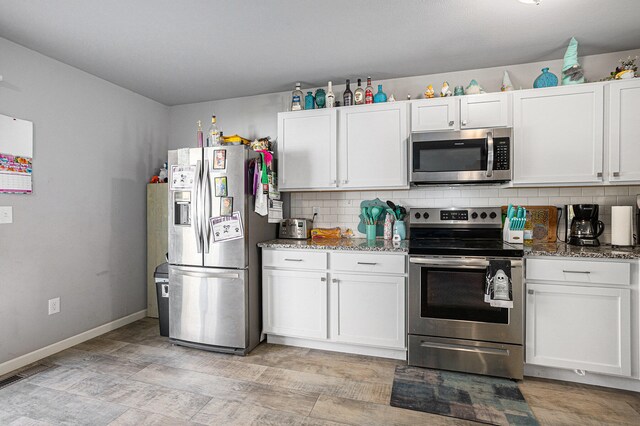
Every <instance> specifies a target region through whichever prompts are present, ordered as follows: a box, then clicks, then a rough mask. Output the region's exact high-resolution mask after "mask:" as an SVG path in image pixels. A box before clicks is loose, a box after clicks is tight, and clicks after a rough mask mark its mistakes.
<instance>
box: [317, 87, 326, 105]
mask: <svg viewBox="0 0 640 426" xmlns="http://www.w3.org/2000/svg"><path fill="white" fill-rule="evenodd" d="M325 104H326V93H324V89H318V90H316V105H317V106H318V108H324V106H325Z"/></svg>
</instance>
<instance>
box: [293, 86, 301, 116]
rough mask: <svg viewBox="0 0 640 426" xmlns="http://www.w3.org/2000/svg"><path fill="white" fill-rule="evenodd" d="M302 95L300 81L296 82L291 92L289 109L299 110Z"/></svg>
mask: <svg viewBox="0 0 640 426" xmlns="http://www.w3.org/2000/svg"><path fill="white" fill-rule="evenodd" d="M302 96H303V95H302V90H300V83H296V90H294V91H293V93H291V111H300V110H301V109H302Z"/></svg>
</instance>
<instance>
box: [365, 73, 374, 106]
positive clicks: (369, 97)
mask: <svg viewBox="0 0 640 426" xmlns="http://www.w3.org/2000/svg"><path fill="white" fill-rule="evenodd" d="M364 103H365V104H372V103H373V87H371V77H370V76H369V77H367V87H366V88H365V89H364Z"/></svg>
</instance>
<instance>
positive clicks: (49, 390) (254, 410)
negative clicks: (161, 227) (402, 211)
mask: <svg viewBox="0 0 640 426" xmlns="http://www.w3.org/2000/svg"><path fill="white" fill-rule="evenodd" d="M44 362H46V363H48V364H50V365H52V368H51V369H49V370H46V371H44V372H42V373H39V374H37V375H34V376H32V377H30V378H28V379H25V380H23V381H21V382H18V383H15V384H13V385H10V386H8V387H6V388H4V389H1V390H0V425H45V424H85V425H188V424H204V425H227V424H238V425H248V424H278V425H280V424H286V425H289V424H295V425H337V424H356V425H417V424H428V425H445V424H446V425H449V424H470V422H467V421H463V420H458V419H453V418H449V417H441V416H437V415H433V414H427V413H420V412H416V411H410V410H403V409H400V408H395V407H391V406H390V405H389V398H390V395H391V385H392V383H393V372H394V369H395V366H396V365H397V364H398V363H400V362H399V361H393V360H387V359H381V358H371V357H365V356H358V355H347V354H340V353H333V352H324V351H318V350H312V349H304V348H295V347H288V346H278V345H268V344H262V345H260V346H259V347H258V348H256V349H255V350H254V351H253V352H252V353H251V354H250V355H249V356H247V357H236V356H231V355H223V354H216V353H211V352H204V351H199V350H195V349H189V348H184V347H179V346H173V345H171V344H169V343H168V341H167V340H166V339H165V338H162V337H160V336H159V334H158V323H157V321H156V320H154V319H151V318H147V319H143V320H140V321H137V322H135V323H133V324H130V325H128V326H126V327H122V328H120V329H118V330H115V331H112V332H110V333H108V334H105V335H103V336H101V337H98V338H96V339H93V340H90V341H88V342H85V343H82V344H80V345H78V346H75V347H73V348H71V349H68V350H66V351H64V352H61V353H59V354H56V355H54V356H52V357H50V358H48V359H46V360H45V361H44ZM520 388H521V390H522V393H523V394H524V396H525V398H526V399H527V401H528V402H529V404H530V406H531V408H532V410H533V412H534V414H535V415H536V416H537V418H538V420H539V421H540V423H541V424H548V425H596V424H597V425H602V424H630V425H631V424H632V425H640V394H637V393H631V392H623V391H614V390H610V389H605V388H597V387H591V386H583V385H573V384H568V383H562V382H554V381H545V380H537V379H529V378H527V379H525V381H523V382H521V384H520Z"/></svg>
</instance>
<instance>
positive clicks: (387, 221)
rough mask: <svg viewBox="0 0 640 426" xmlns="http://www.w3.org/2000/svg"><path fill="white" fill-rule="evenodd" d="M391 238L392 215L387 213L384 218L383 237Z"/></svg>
mask: <svg viewBox="0 0 640 426" xmlns="http://www.w3.org/2000/svg"><path fill="white" fill-rule="evenodd" d="M391 238H393V215H392V214H390V213H387V216H386V217H385V218H384V239H385V240H390V239H391Z"/></svg>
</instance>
